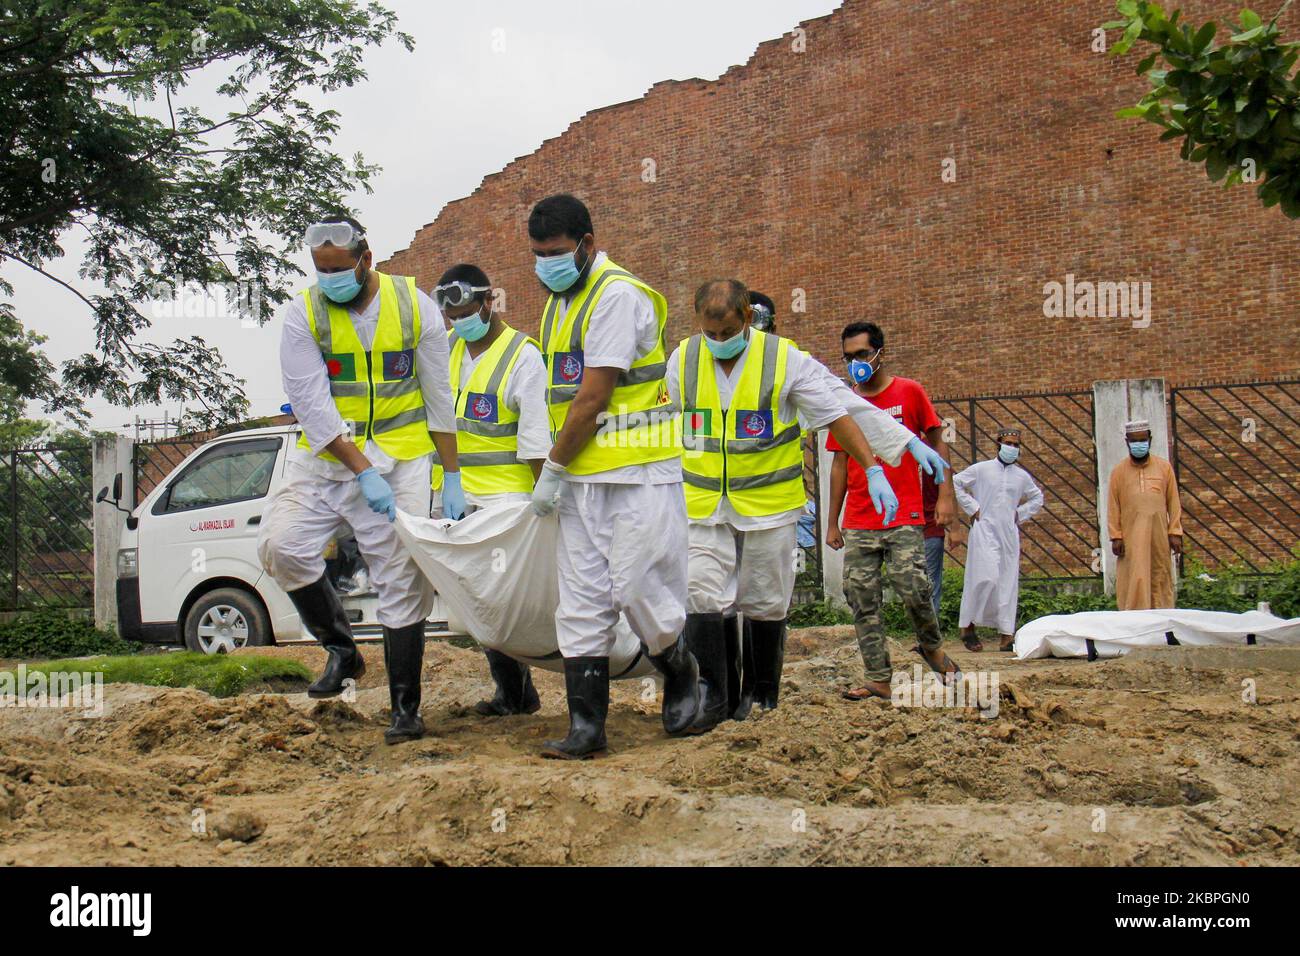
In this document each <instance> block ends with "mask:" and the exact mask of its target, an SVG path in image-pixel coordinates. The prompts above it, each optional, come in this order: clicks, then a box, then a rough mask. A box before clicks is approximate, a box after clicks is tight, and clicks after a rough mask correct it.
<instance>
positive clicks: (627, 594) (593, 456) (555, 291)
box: [528, 195, 700, 759]
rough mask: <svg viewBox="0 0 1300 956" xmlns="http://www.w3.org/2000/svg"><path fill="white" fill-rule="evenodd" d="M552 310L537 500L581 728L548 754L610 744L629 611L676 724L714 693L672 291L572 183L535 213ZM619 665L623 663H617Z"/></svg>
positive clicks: (572, 707) (548, 312)
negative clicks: (604, 242) (690, 611)
mask: <svg viewBox="0 0 1300 956" xmlns="http://www.w3.org/2000/svg"><path fill="white" fill-rule="evenodd" d="M528 238H529V242H530V245H531V247H532V251H533V254H534V255H535V256H536V257H537V261H536V272H537V276H538V278H539V279H540V280H541V282H542V284H543V285H544V286H545V287H546V288H547V290H548V291H549V292H550V296H549V297H548V299H547V301H546V306H545V309H544V311H543V314H542V335H541V339H542V353H543V355H544V356H545V357H546V364H547V403H548V405H549V406H550V411H551V430H552V433H553V434H554V444H553V445H552V446H551V450H550V454H549V456H548V457H547V459H546V462H545V463H544V464H543V466H542V472H541V475H540V476H539V477H538V479H537V484H536V486H535V487H534V489H533V507H534V509H535V510H536V511H537V513H538V514H541V515H546V514H550V513H552V512H553V511H555V510H556V508H557V505H558V508H559V519H560V527H559V532H560V533H559V538H558V543H557V548H556V562H557V565H558V568H557V570H558V572H559V586H560V604H559V607H558V608H557V609H556V612H555V630H556V637H557V638H558V640H559V644H560V651H561V653H562V654H563V655H564V683H565V691H566V694H567V697H568V703H569V733H568V736H567V737H565V738H564V739H563V740H556V741H548V742H547V744H546V745H545V747H544V748H543V751H542V755H543V756H546V757H560V758H569V759H572V758H582V757H588V756H593V755H595V754H597V753H600V752H602V751H604V750H605V747H606V744H605V718H606V715H607V713H608V710H609V679H610V673H609V652H610V649H611V648H612V647H613V642H614V625H615V624H616V622H617V621H618V616H619V613H620V612H622V613H623V614H625V615H626V616H627V620H628V624H629V625H631V628H632V631H633V632H634V633H635V634H636V635H637V637H638V638H639V639H640V641H641V643H642V645H643V646H644V648H645V653H646V655H647V656H648V657H649V659H650V661H651V662H652V663H653V664H654V665H655V667H656V668H657V669H658V670H659V672H660V673H661V674H662V675H663V678H664V692H663V723H664V729H665V730H666V731H667V732H668V733H669V734H670V735H678V734H682V733H686V732H687V731H688V730H689V729H690V727H691V724H692V723H693V722H694V721H695V717H696V713H697V711H698V709H699V703H700V689H699V670H698V667H697V665H696V662H695V658H694V657H693V656H692V655H691V653H690V651H688V650H687V649H686V646H685V642H684V641H682V640H681V631H682V625H683V624H684V623H685V622H686V607H685V596H686V502H685V499H684V497H683V495H682V467H681V448H680V446H679V445H678V444H677V440H676V428H675V425H676V421H675V419H676V416H675V414H674V412H673V407H672V405H671V404H670V403H669V400H668V389H667V387H666V385H665V382H664V377H665V374H666V371H667V368H666V362H667V358H668V356H667V354H666V352H665V350H664V328H665V325H666V323H667V319H668V303H667V301H666V300H665V299H664V297H663V296H662V295H660V294H659V293H658V292H656V291H655V290H654V289H652V288H651V287H650V286H648V285H646V284H645V283H644V282H642V281H641V280H640V279H638V278H636V277H635V276H634V275H632V274H631V273H630V272H627V271H625V270H624V269H622V268H620V267H619V266H617V265H615V264H614V263H613V262H612V261H611V260H610V259H609V257H608V256H606V255H605V253H604V252H599V251H597V249H596V240H595V236H594V234H593V230H592V224H591V215H590V213H588V211H587V207H586V206H584V205H583V204H582V203H581V202H580V201H579V200H577V199H576V198H574V197H573V196H569V195H557V196H550V197H548V198H546V199H543V200H542V201H541V202H539V203H538V204H537V205H536V206H535V207H534V208H533V211H532V214H531V215H530V216H529V217H528ZM615 676H617V675H615Z"/></svg>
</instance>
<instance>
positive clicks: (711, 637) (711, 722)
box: [682, 613, 731, 734]
mask: <svg viewBox="0 0 1300 956" xmlns="http://www.w3.org/2000/svg"><path fill="white" fill-rule="evenodd" d="M724 627H725V625H724V624H723V622H722V615H721V614H720V613H718V614H687V615H686V630H685V631H683V632H682V636H683V637H684V638H685V639H686V649H687V650H688V651H690V652H691V654H693V655H694V657H695V661H696V663H697V664H698V665H699V668H700V712H699V715H698V716H697V717H696V718H695V722H694V723H693V724H691V732H692V733H698V734H703V733H708V732H709V731H710V730H712V729H713V728H714V727H716V726H718V724H720V723H722V722H723V721H724V720H726V719H727V717H728V716H729V715H730V713H731V709H730V708H729V707H728V706H727V692H728V690H729V688H730V686H731V685H730V683H729V682H728V679H727V678H728V674H727V641H726V634H725V633H724V630H723V628H724Z"/></svg>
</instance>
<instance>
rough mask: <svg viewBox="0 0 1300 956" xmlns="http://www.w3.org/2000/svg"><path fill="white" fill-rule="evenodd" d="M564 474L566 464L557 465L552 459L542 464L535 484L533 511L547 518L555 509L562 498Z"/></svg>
mask: <svg viewBox="0 0 1300 956" xmlns="http://www.w3.org/2000/svg"><path fill="white" fill-rule="evenodd" d="M563 474H564V466H563V465H557V464H556V463H555V462H553V461H551V459H549V458H548V459H546V462H545V464H543V465H542V473H541V474H540V475H538V476H537V483H536V484H535V485H533V511H535V512H536V513H537V514H539V515H541V516H542V517H543V518H545V517H546V516H547V515H548V514H550V513H551V512H553V511H554V510H555V506H556V504H557V503H558V502H559V500H560V486H561V481H562V480H563V479H561V477H560V476H561V475H563Z"/></svg>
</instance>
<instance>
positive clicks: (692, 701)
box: [647, 637, 700, 737]
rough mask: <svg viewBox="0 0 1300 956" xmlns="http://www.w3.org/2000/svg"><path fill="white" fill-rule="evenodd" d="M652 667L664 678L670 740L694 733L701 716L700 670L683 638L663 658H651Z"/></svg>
mask: <svg viewBox="0 0 1300 956" xmlns="http://www.w3.org/2000/svg"><path fill="white" fill-rule="evenodd" d="M647 656H648V657H649V658H650V663H652V664H654V666H655V667H656V668H657V669H658V670H659V673H660V674H663V675H664V704H663V721H664V730H665V731H667V733H668V736H669V737H677V736H680V735H681V734H686V733H690V732H691V725H692V724H693V723H695V718H696V717H698V716H699V713H700V667H699V665H698V664H697V663H696V662H695V655H693V654H692V653H691V652H690V651H688V650H687V649H686V642H685V641H683V640H682V639H681V638H680V637H678V638H677V641H676V642H675V643H674V644H673V646H672V647H670V648H668V650H666V651H664V652H663V653H662V654H649V655H647Z"/></svg>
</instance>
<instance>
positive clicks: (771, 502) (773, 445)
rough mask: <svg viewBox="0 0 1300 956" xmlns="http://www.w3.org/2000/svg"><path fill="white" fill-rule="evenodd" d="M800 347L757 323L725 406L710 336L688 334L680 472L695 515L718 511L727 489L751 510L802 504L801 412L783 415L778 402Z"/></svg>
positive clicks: (753, 513) (775, 510)
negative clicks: (789, 416) (789, 363)
mask: <svg viewBox="0 0 1300 956" xmlns="http://www.w3.org/2000/svg"><path fill="white" fill-rule="evenodd" d="M794 347H795V346H794V343H792V342H791V341H790V340H789V339H783V338H781V337H780V336H776V335H770V334H768V333H766V332H760V331H758V330H757V329H752V328H751V329H750V330H749V345H748V346H747V351H746V354H745V364H744V367H743V368H742V369H741V372H740V380H739V381H738V382H737V383H736V389H735V391H734V392H733V393H732V396H731V403H730V408H728V409H726V410H725V411H724V410H723V408H722V399H721V396H720V395H719V393H718V380H717V376H716V375H715V374H714V359H713V354H712V353H711V352H710V351H709V350H708V348H707V347H706V346H705V345H704V337H703V336H702V335H700V334H698V333H697V334H695V335H692V336H691V337H690V338H689V339H684V340H683V341H682V343H681V347H680V350H679V352H678V363H679V364H678V375H679V377H678V381H679V382H680V383H681V397H682V449H683V454H682V478H683V481H684V485H683V487H684V488H685V492H686V513H687V514H688V515H689V516H690V517H691V518H695V519H701V518H707V517H708V516H709V515H711V514H713V512H714V510H715V509H716V508H717V507H718V502H719V501H721V500H722V496H723V495H724V494H725V495H726V496H727V498H728V500H729V501H730V502H731V506H732V507H733V508H735V509H736V512H737V513H738V514H742V515H745V516H747V517H758V516H762V515H774V514H780V513H781V512H784V511H793V510H794V509H796V508H802V507H803V506H804V502H805V500H806V499H807V496H806V495H805V494H804V487H803V446H802V443H801V442H800V441H799V437H800V430H799V419H798V416H795V417H794V418H793V419H790V420H789V421H787V420H785V419H783V418H782V417H781V407H780V406H781V388H782V386H783V385H784V383H785V372H786V364H787V360H788V359H789V356H790V350H791V349H793V348H794Z"/></svg>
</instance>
